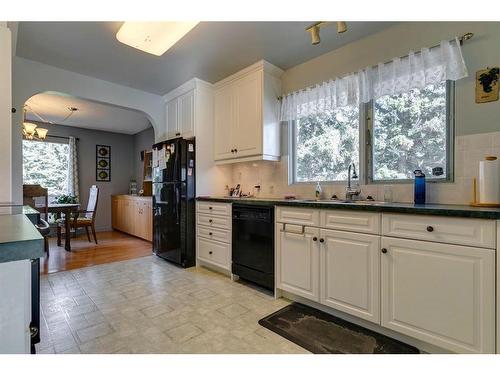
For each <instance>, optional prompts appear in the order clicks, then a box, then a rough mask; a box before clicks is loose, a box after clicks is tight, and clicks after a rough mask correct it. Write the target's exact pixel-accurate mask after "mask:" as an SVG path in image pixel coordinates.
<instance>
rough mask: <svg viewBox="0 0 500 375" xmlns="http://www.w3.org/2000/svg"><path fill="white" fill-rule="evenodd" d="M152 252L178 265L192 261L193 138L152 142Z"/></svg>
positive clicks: (193, 230) (193, 253) (193, 246)
mask: <svg viewBox="0 0 500 375" xmlns="http://www.w3.org/2000/svg"><path fill="white" fill-rule="evenodd" d="M153 152H154V153H155V154H154V155H155V156H154V157H153V252H154V253H155V254H156V255H157V256H159V257H161V258H163V259H166V260H168V261H170V262H173V263H176V264H178V265H180V266H182V267H185V268H187V267H192V266H194V265H195V222H194V221H195V141H194V139H189V140H186V139H183V138H174V139H171V140H168V141H165V142H160V143H157V144H155V145H153Z"/></svg>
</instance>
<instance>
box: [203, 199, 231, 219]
mask: <svg viewBox="0 0 500 375" xmlns="http://www.w3.org/2000/svg"><path fill="white" fill-rule="evenodd" d="M196 205H197V211H198V212H199V213H201V214H213V215H221V216H231V204H229V203H219V202H197V204H196Z"/></svg>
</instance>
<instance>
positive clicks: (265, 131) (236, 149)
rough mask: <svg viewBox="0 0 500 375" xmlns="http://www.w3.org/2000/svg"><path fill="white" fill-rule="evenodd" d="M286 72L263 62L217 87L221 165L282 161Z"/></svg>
mask: <svg viewBox="0 0 500 375" xmlns="http://www.w3.org/2000/svg"><path fill="white" fill-rule="evenodd" d="M282 73H283V72H282V70H281V69H279V68H277V67H275V66H273V65H271V64H269V63H268V62H266V61H260V62H258V63H256V64H254V65H252V66H250V67H248V68H246V69H244V70H242V71H240V72H238V73H236V74H234V75H232V76H230V77H228V78H226V79H224V80H222V81H220V82H218V83H216V84H215V94H214V96H215V99H214V100H215V106H214V112H215V113H214V118H215V122H214V127H215V129H214V137H215V138H214V145H215V147H214V159H215V161H216V162H217V163H219V164H223V163H233V162H239V161H251V160H279V158H280V137H279V134H280V132H279V102H278V96H279V95H280V91H281V83H280V78H279V77H280V76H281V74H282Z"/></svg>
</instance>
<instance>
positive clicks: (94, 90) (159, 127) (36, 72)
mask: <svg viewBox="0 0 500 375" xmlns="http://www.w3.org/2000/svg"><path fill="white" fill-rule="evenodd" d="M13 82H14V85H13V87H12V98H13V106H14V107H15V108H16V109H17V112H16V113H15V115H14V116H12V117H13V119H12V126H13V128H12V129H13V131H12V171H13V172H12V173H13V176H12V186H13V187H12V189H13V200H14V201H16V202H20V201H21V199H22V189H21V186H22V151H21V150H22V148H21V140H22V137H21V131H20V128H21V122H22V109H23V105H24V103H25V102H26V100H27V99H28V98H30V97H31V96H33V95H34V94H37V93H39V92H44V91H58V92H62V93H66V94H69V95H73V96H76V97H80V98H84V99H89V100H95V101H98V102H102V103H109V104H113V105H117V106H121V107H125V108H132V109H136V110H139V111H142V112H144V113H145V114H146V115H147V116H148V118H149V120H150V121H151V124H152V125H153V128H155V135H156V136H157V137H161V136H162V134H163V133H164V131H165V130H164V124H165V120H164V117H165V114H164V108H163V99H162V97H161V96H159V95H154V94H151V93H147V92H144V91H140V90H136V89H133V88H130V87H126V86H122V85H118V84H115V83H111V82H108V81H103V80H100V79H97V78H93V77H89V76H85V75H82V74H78V73H73V72H70V71H67V70H63V69H59V68H56V67H53V66H50V65H45V64H41V63H38V62H35V61H31V60H27V59H23V58H20V57H14V59H13Z"/></svg>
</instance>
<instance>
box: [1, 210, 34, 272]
mask: <svg viewBox="0 0 500 375" xmlns="http://www.w3.org/2000/svg"><path fill="white" fill-rule="evenodd" d="M21 215H22V217H23V224H22V225H26V226H27V228H29V229H28V231H31V232H32V233H31V235H30V236H29V237H28V238H20V239H19V240H14V241H8V242H0V263H7V262H15V261H18V260H27V259H37V258H41V257H43V256H44V249H43V237H42V236H41V235H40V234H39V233H38V230H36V229H35V227H34V225H33V224H32V222H31V221H30V220H29V219H28V216H27V215H26V214H17V215H15V216H21Z"/></svg>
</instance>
